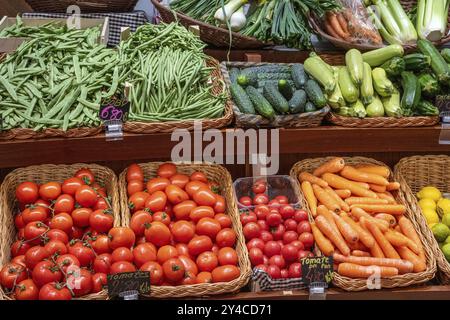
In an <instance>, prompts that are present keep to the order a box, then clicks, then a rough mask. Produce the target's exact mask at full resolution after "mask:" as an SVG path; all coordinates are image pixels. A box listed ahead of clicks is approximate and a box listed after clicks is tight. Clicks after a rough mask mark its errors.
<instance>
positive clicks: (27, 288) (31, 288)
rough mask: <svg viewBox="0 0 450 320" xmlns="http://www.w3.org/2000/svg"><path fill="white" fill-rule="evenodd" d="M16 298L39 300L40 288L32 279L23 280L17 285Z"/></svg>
mask: <svg viewBox="0 0 450 320" xmlns="http://www.w3.org/2000/svg"><path fill="white" fill-rule="evenodd" d="M14 297H15V298H16V300H37V299H38V298H39V288H38V287H37V286H36V285H35V284H34V282H33V280H31V279H25V280H22V281H20V282H18V283H17V284H16V287H15V289H14Z"/></svg>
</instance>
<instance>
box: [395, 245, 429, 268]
mask: <svg viewBox="0 0 450 320" xmlns="http://www.w3.org/2000/svg"><path fill="white" fill-rule="evenodd" d="M397 250H398V253H399V254H400V256H401V257H402V259H404V260H407V261H410V262H412V264H413V265H414V269H413V271H414V272H422V271H425V270H426V269H427V264H426V262H425V261H423V260H422V259H421V258H420V257H419V256H417V255H416V254H414V252H412V251H411V250H410V249H409V248H407V247H399V248H397Z"/></svg>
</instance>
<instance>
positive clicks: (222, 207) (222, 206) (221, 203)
mask: <svg viewBox="0 0 450 320" xmlns="http://www.w3.org/2000/svg"><path fill="white" fill-rule="evenodd" d="M226 209H227V203H226V201H225V198H224V197H223V196H221V195H219V194H216V204H215V205H214V212H215V213H224V212H225V211H226Z"/></svg>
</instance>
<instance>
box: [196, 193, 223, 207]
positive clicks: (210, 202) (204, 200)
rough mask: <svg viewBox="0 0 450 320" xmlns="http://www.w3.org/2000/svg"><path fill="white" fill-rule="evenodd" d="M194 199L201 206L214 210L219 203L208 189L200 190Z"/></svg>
mask: <svg viewBox="0 0 450 320" xmlns="http://www.w3.org/2000/svg"><path fill="white" fill-rule="evenodd" d="M192 198H193V200H194V201H195V202H196V203H197V204H198V205H199V206H209V207H213V208H214V206H215V205H216V202H217V198H216V194H215V193H214V192H212V191H211V190H210V189H208V188H200V189H199V190H197V192H195V193H194V195H193V196H192Z"/></svg>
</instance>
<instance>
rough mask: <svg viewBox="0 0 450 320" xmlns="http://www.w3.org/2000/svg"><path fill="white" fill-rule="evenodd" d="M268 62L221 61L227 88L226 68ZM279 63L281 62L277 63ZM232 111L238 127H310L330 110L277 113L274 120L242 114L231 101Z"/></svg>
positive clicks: (229, 83) (315, 124) (228, 76)
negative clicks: (287, 113)
mask: <svg viewBox="0 0 450 320" xmlns="http://www.w3.org/2000/svg"><path fill="white" fill-rule="evenodd" d="M267 64H269V63H265V62H263V63H255V62H222V63H221V64H220V66H221V69H222V73H223V76H224V78H225V83H226V85H227V87H228V88H229V87H230V86H231V80H230V75H229V73H228V69H230V68H233V67H236V68H248V67H258V66H264V65H267ZM278 64H279V65H281V64H282V63H278ZM233 111H234V115H235V118H236V126H237V127H239V128H311V127H318V126H320V124H321V123H322V120H323V118H324V117H325V116H326V115H327V113H328V112H330V107H328V106H325V107H324V108H322V109H320V110H317V111H314V112H305V113H298V114H290V115H277V116H275V119H274V120H272V121H271V120H269V119H266V118H264V117H262V116H260V115H254V114H244V113H242V112H241V111H240V110H239V108H238V107H237V106H236V105H235V104H234V102H233Z"/></svg>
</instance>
